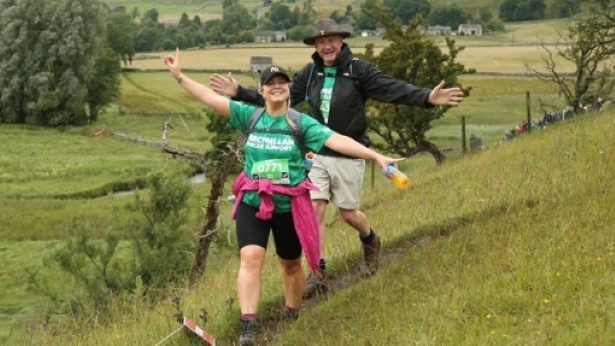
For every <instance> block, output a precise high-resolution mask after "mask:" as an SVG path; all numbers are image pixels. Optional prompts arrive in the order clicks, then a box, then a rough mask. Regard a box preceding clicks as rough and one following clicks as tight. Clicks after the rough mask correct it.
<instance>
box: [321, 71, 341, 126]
mask: <svg viewBox="0 0 615 346" xmlns="http://www.w3.org/2000/svg"><path fill="white" fill-rule="evenodd" d="M324 72H325V81H324V82H323V85H322V90H321V91H320V112H321V113H322V116H323V118H324V119H325V124H328V123H329V109H330V107H331V95H332V94H333V85H334V84H335V74H336V73H337V67H336V66H325V68H324Z"/></svg>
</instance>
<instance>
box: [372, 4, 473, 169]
mask: <svg viewBox="0 0 615 346" xmlns="http://www.w3.org/2000/svg"><path fill="white" fill-rule="evenodd" d="M371 15H372V16H373V17H374V18H377V19H378V22H379V23H380V24H381V25H383V26H384V28H385V34H384V38H385V39H386V40H388V41H390V42H391V43H390V45H388V46H387V47H386V48H384V49H383V50H382V52H381V53H380V55H379V56H378V57H377V58H376V57H373V56H370V54H367V56H366V58H369V59H371V60H374V61H375V62H376V64H377V66H378V68H379V69H380V70H381V71H382V72H384V73H385V74H387V75H389V76H391V77H394V78H398V79H401V80H405V81H408V82H411V83H413V84H415V85H419V86H435V85H437V84H439V83H440V81H445V82H446V85H448V86H453V85H457V84H458V81H457V77H458V76H459V75H460V74H462V73H464V72H465V68H464V66H463V65H462V64H460V63H458V62H456V61H455V59H456V58H457V55H458V54H459V52H461V51H462V50H463V47H455V41H454V40H451V39H450V38H448V37H447V38H445V40H446V46H447V50H448V54H445V53H443V51H442V50H441V49H440V47H439V46H438V45H437V44H436V43H435V41H434V40H433V39H432V38H430V37H429V36H426V35H424V34H423V33H422V32H421V30H420V25H421V23H422V17H421V16H420V15H419V16H417V17H416V18H415V19H414V20H412V21H411V22H410V23H409V25H408V28H407V30H406V31H403V30H402V29H401V25H400V24H399V23H396V22H395V21H394V20H391V16H390V15H389V14H388V13H387V12H386V11H384V10H381V11H378V12H373V13H371ZM368 53H369V52H368ZM466 91H469V89H468V90H466ZM368 107H369V116H370V125H369V128H370V130H371V131H373V132H374V133H376V134H377V135H378V136H380V137H381V138H382V139H383V141H384V142H385V143H386V144H385V145H381V144H379V143H378V142H379V141H374V147H376V148H379V149H382V150H385V151H388V152H394V153H396V154H397V155H400V156H404V157H410V156H412V155H414V154H417V153H419V152H422V151H428V152H429V153H431V154H432V155H433V157H434V159H435V160H436V162H437V163H442V162H443V161H444V160H445V158H446V157H445V156H444V154H442V152H440V150H439V149H438V148H437V147H436V145H435V144H433V143H431V142H429V141H428V140H427V138H426V133H427V131H429V130H430V129H431V123H432V122H433V121H434V120H437V119H440V118H441V117H442V116H443V115H444V114H445V113H446V111H447V110H448V108H446V107H438V108H431V109H423V108H417V107H409V106H405V105H395V104H388V103H378V102H373V101H369V103H368ZM412 144H414V146H412Z"/></svg>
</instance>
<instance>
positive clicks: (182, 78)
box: [177, 73, 184, 84]
mask: <svg viewBox="0 0 615 346" xmlns="http://www.w3.org/2000/svg"><path fill="white" fill-rule="evenodd" d="M182 80H184V74H183V73H181V74H180V75H179V78H177V83H178V84H182Z"/></svg>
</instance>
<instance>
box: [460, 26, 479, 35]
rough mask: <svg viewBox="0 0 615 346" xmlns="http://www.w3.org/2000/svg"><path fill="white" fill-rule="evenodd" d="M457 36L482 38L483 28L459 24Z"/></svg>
mask: <svg viewBox="0 0 615 346" xmlns="http://www.w3.org/2000/svg"><path fill="white" fill-rule="evenodd" d="M457 34H458V35H460V36H461V35H463V36H482V35H483V26H482V25H480V24H459V28H457Z"/></svg>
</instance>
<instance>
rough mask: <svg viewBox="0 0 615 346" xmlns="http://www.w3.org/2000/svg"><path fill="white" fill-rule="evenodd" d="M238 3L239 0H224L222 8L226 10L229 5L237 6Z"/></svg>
mask: <svg viewBox="0 0 615 346" xmlns="http://www.w3.org/2000/svg"><path fill="white" fill-rule="evenodd" d="M238 3H239V1H238V0H222V9H223V10H224V9H225V8H227V7H231V6H235V5H237V4H238Z"/></svg>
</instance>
